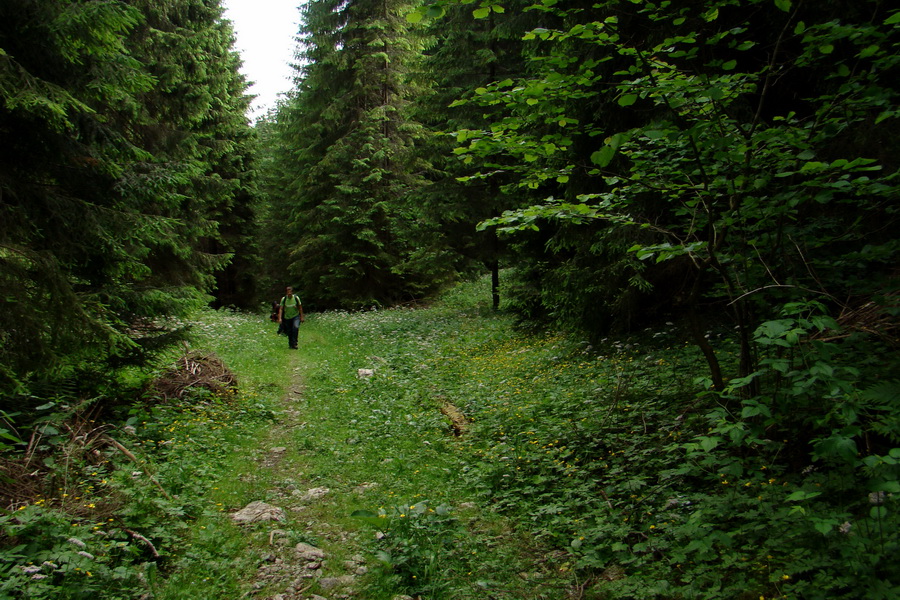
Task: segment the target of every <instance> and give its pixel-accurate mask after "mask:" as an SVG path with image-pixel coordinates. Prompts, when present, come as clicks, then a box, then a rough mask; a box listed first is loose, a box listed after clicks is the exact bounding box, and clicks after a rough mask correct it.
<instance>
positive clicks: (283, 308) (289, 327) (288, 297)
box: [278, 286, 306, 350]
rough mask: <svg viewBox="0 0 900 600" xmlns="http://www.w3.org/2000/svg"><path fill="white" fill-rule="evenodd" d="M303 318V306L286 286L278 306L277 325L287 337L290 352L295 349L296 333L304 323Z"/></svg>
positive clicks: (292, 290)
mask: <svg viewBox="0 0 900 600" xmlns="http://www.w3.org/2000/svg"><path fill="white" fill-rule="evenodd" d="M305 320H306V318H305V317H304V316H303V304H302V303H301V302H300V298H298V297H297V296H295V295H294V288H292V287H291V286H288V287H286V288H285V290H284V298H282V299H281V303H280V304H279V305H278V323H279V324H280V325H281V326H282V327H283V328H284V331H285V333H287V336H288V347H289V348H291V349H292V350H296V349H297V332H298V331H299V330H300V323H302V322H303V321H305Z"/></svg>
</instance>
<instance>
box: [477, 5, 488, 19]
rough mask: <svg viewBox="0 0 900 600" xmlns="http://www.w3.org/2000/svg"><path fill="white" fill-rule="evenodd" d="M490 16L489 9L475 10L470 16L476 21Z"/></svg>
mask: <svg viewBox="0 0 900 600" xmlns="http://www.w3.org/2000/svg"><path fill="white" fill-rule="evenodd" d="M489 14H491V9H490V7H483V8H476V9H475V10H473V11H472V16H473V17H475V18H476V19H484V18H486V17H487V16H488V15H489Z"/></svg>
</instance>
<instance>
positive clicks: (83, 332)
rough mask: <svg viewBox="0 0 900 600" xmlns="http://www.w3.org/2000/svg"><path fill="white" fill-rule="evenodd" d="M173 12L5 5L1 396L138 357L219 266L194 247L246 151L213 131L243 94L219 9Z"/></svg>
mask: <svg viewBox="0 0 900 600" xmlns="http://www.w3.org/2000/svg"><path fill="white" fill-rule="evenodd" d="M167 7H168V8H167V9H166V10H168V11H169V13H168V14H169V15H172V16H173V19H176V20H177V19H180V23H179V24H177V25H176V24H175V23H174V21H173V19H170V18H169V17H168V16H166V17H163V16H162V15H161V14H160V13H159V12H156V9H155V8H154V7H153V6H152V4H151V3H149V2H146V3H140V2H138V3H132V4H126V3H124V2H87V3H84V2H70V1H62V0H59V1H44V2H26V1H21V2H20V1H18V0H13V1H11V2H5V3H4V4H3V5H2V6H0V131H2V134H3V139H4V144H3V147H2V148H0V214H2V218H0V288H2V289H3V292H4V310H2V311H0V320H2V322H0V330H2V332H3V333H2V334H0V336H2V346H0V393H4V394H9V393H21V392H24V391H25V389H26V387H25V386H27V385H28V382H29V381H35V380H40V379H45V378H48V377H53V378H59V377H65V376H66V375H67V374H69V373H72V372H73V371H74V370H82V369H85V368H90V367H91V365H100V364H102V363H105V362H107V361H109V360H111V359H116V360H121V359H123V358H125V357H126V356H129V355H135V353H136V351H138V350H139V349H140V348H141V347H142V345H144V346H146V343H145V342H150V341H153V340H159V339H161V338H160V335H159V333H160V332H159V331H156V333H155V334H154V333H153V331H154V330H153V328H152V326H151V321H152V319H154V318H156V317H164V316H167V315H172V314H178V313H179V312H182V311H183V310H185V309H187V308H189V307H191V306H195V305H196V304H197V303H199V302H202V301H204V300H205V298H206V296H205V292H206V291H207V290H208V289H209V288H210V283H211V281H212V279H211V274H212V272H213V270H214V269H215V268H217V267H218V266H220V265H221V264H222V262H223V259H222V257H217V256H213V255H209V254H205V253H203V252H200V250H202V249H203V247H204V239H212V238H214V237H215V236H217V235H218V234H217V232H216V225H215V222H214V221H213V218H214V217H215V216H216V215H215V212H214V207H215V204H216V202H217V201H218V200H220V199H221V198H222V196H223V193H222V191H223V188H224V187H229V186H234V185H235V184H234V183H233V181H232V182H226V183H224V184H223V185H219V184H222V183H223V176H222V174H221V173H218V174H217V173H214V171H215V170H216V169H225V167H224V161H225V160H226V158H227V157H229V156H231V157H235V160H237V159H236V157H237V156H238V155H239V154H240V152H241V150H240V149H238V150H236V149H235V148H234V147H231V146H229V144H230V142H229V141H228V140H226V139H225V136H226V135H230V132H226V131H225V130H224V129H220V130H218V131H217V132H216V134H215V135H212V134H210V133H209V131H212V129H206V130H204V127H207V128H209V127H210V124H211V123H215V122H216V120H217V119H218V118H219V117H217V116H216V115H217V114H221V111H223V110H226V109H225V108H224V106H225V105H227V106H228V108H229V109H230V110H232V111H240V112H241V113H242V112H243V111H242V110H241V108H240V106H241V102H242V100H241V99H240V98H242V96H243V84H242V83H241V82H240V81H239V80H237V79H235V77H237V73H236V69H237V63H236V61H235V59H234V58H233V55H231V54H230V50H229V48H228V46H229V45H230V43H231V41H230V37H229V34H228V31H227V28H224V29H223V28H222V27H221V24H220V23H219V20H220V17H221V9H219V7H218V0H215V1H212V0H210V1H208V2H205V3H204V2H199V1H197V2H192V1H190V0H184V1H183V2H178V3H169V4H167ZM208 73H217V74H218V76H219V77H218V81H228V82H230V83H228V84H227V85H220V86H218V87H217V86H216V85H213V83H212V82H213V81H216V80H217V78H216V77H215V76H214V75H211V76H208ZM223 118H224V119H225V120H227V119H228V117H223ZM232 122H233V120H232ZM239 129H240V127H239V126H238V127H236V128H235V129H234V132H237V131H238V130H239ZM214 163H215V165H216V166H215V167H214V166H213V164H214ZM223 172H227V169H225V170H224V171H223ZM226 179H231V180H235V177H234V176H232V175H226ZM148 334H152V335H148ZM139 342H141V343H139ZM137 354H138V355H139V354H140V353H139V352H138V353H137Z"/></svg>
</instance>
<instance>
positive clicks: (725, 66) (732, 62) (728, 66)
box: [722, 60, 737, 71]
mask: <svg viewBox="0 0 900 600" xmlns="http://www.w3.org/2000/svg"><path fill="white" fill-rule="evenodd" d="M736 66H737V61H736V60H729V61H728V62H727V63H723V64H722V69H724V70H725V71H731V70H732V69H734V68H735V67H736Z"/></svg>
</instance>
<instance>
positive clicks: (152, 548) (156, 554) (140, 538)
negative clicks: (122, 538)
mask: <svg viewBox="0 0 900 600" xmlns="http://www.w3.org/2000/svg"><path fill="white" fill-rule="evenodd" d="M122 530H123V531H124V532H125V533H127V534H128V535H130V536H131V537H133V538H134V539H136V540H138V541H141V542H143V543H144V544H146V545H147V547H148V548H150V552H151V553H153V558H159V552H157V551H156V546H154V545H153V542H151V541H150V540H148V539H147V538H145V537H144V536H142V535H141V534H139V533H138V532H137V531H132V530H130V529H128V528H127V527H123V528H122Z"/></svg>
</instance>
